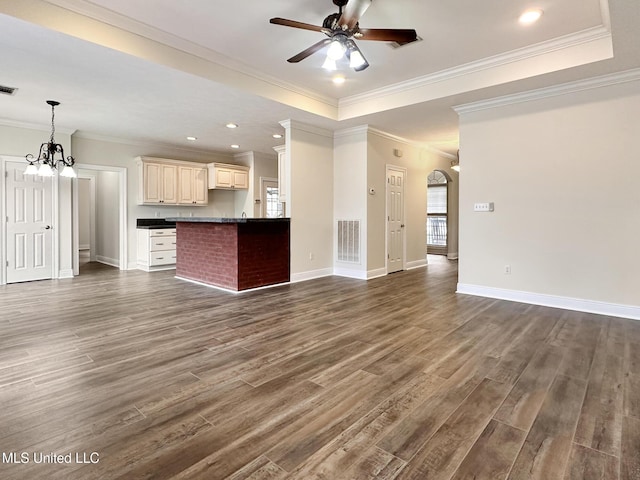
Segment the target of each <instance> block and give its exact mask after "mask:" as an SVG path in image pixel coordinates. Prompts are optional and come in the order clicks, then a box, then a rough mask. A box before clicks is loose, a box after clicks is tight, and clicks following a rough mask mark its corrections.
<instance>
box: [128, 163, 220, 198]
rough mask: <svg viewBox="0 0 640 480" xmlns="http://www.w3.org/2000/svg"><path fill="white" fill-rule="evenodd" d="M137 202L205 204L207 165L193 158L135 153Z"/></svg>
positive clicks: (207, 193)
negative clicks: (188, 159)
mask: <svg viewBox="0 0 640 480" xmlns="http://www.w3.org/2000/svg"><path fill="white" fill-rule="evenodd" d="M137 160H138V178H139V182H138V203H139V204H141V205H193V206H197V205H206V204H207V203H208V197H209V192H208V189H207V187H208V181H207V168H206V166H205V165H203V164H200V163H195V162H183V161H181V160H170V159H166V158H153V157H138V159H137Z"/></svg>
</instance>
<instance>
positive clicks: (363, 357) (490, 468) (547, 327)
mask: <svg viewBox="0 0 640 480" xmlns="http://www.w3.org/2000/svg"><path fill="white" fill-rule="evenodd" d="M456 275H457V272H456V267H455V264H449V263H446V262H445V263H436V264H432V265H430V266H429V267H427V268H425V269H418V270H413V271H409V272H402V273H398V274H394V275H389V276H387V277H385V278H379V279H375V280H371V281H368V282H364V281H359V280H353V279H346V278H339V277H330V278H324V279H319V280H313V281H308V282H304V283H298V284H294V285H287V286H280V287H276V288H271V289H266V290H261V291H256V292H250V293H245V294H241V295H233V294H228V293H223V292H219V291H216V290H212V289H207V288H205V287H201V286H198V285H193V284H190V283H186V282H181V281H178V280H175V279H174V278H173V272H170V271H169V272H156V273H144V272H139V271H131V272H120V271H117V270H115V269H111V268H107V267H102V266H96V265H95V264H89V265H87V266H85V267H84V268H83V274H82V275H80V276H79V277H77V278H75V279H72V280H60V281H44V282H33V283H29V284H16V285H8V286H4V287H0V307H1V309H0V328H1V332H2V334H1V337H0V406H1V409H0V450H1V451H2V453H3V455H4V457H3V459H4V462H3V463H2V464H0V478H1V479H3V480H6V479H30V480H31V479H42V478H46V479H51V480H55V479H65V480H66V479H82V480H87V479H102V480H104V479H127V480H134V479H141V478H153V479H218V478H231V479H235V480H237V479H247V478H251V479H305V480H307V479H330V480H333V479H361V478H382V479H394V478H396V479H443V480H444V479H489V480H500V479H505V478H509V479H529V478H532V479H541V480H553V479H571V480H577V479H587V480H591V479H619V480H631V479H640V322H634V321H631V320H623V319H617V318H608V317H602V316H597V315H590V314H583V313H576V312H568V311H563V310H557V309H551V308H543V307H537V306H529V305H523V304H518V303H510V302H503V301H496V300H490V299H483V298H479V297H472V296H465V295H456V294H455V293H454V290H455V284H456ZM11 452H15V453H16V456H17V457H15V458H13V460H19V459H20V455H21V453H22V452H25V453H26V454H27V457H28V460H29V462H28V463H21V464H18V463H16V464H11V463H8V462H9V460H11V459H12V457H11ZM92 452H96V453H97V455H99V457H98V456H96V455H94V456H93V460H99V461H98V463H94V464H92V463H86V464H85V463H77V461H76V458H75V455H76V453H77V454H79V456H80V457H79V460H81V461H85V459H86V461H87V462H89V461H90V460H91V459H92V457H91V453H92ZM52 453H54V454H59V455H66V454H69V453H71V454H72V456H73V458H72V461H71V463H70V464H66V463H46V464H43V463H36V461H37V460H42V457H41V456H42V455H49V459H50V457H51V454H52ZM44 459H45V460H46V459H47V457H44ZM62 461H66V459H65V458H64V457H63V459H62Z"/></svg>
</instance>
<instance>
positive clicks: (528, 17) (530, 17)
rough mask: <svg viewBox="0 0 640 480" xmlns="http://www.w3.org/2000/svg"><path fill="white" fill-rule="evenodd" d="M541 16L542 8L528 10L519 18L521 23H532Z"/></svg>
mask: <svg viewBox="0 0 640 480" xmlns="http://www.w3.org/2000/svg"><path fill="white" fill-rule="evenodd" d="M541 16H542V10H540V9H537V10H536V9H534V10H527V11H526V12H524V13H523V14H522V15H520V18H519V19H518V20H519V21H520V23H522V24H525V25H528V24H530V23H534V22H537V21H538V20H539V19H540V17H541Z"/></svg>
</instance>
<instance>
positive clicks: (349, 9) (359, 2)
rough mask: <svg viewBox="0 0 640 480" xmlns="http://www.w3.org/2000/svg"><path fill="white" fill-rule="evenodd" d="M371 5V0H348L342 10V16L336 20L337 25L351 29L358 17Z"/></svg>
mask: <svg viewBox="0 0 640 480" xmlns="http://www.w3.org/2000/svg"><path fill="white" fill-rule="evenodd" d="M369 5H371V0H349V2H348V3H347V5H345V7H344V10H343V11H342V16H341V17H340V20H338V25H339V26H340V27H342V28H345V27H346V28H347V29H348V30H351V29H352V28H354V27H355V26H356V24H357V23H358V20H360V17H361V16H362V15H364V12H366V11H367V8H369Z"/></svg>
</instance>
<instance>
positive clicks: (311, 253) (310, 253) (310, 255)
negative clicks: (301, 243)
mask: <svg viewBox="0 0 640 480" xmlns="http://www.w3.org/2000/svg"><path fill="white" fill-rule="evenodd" d="M309 260H313V252H309Z"/></svg>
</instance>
